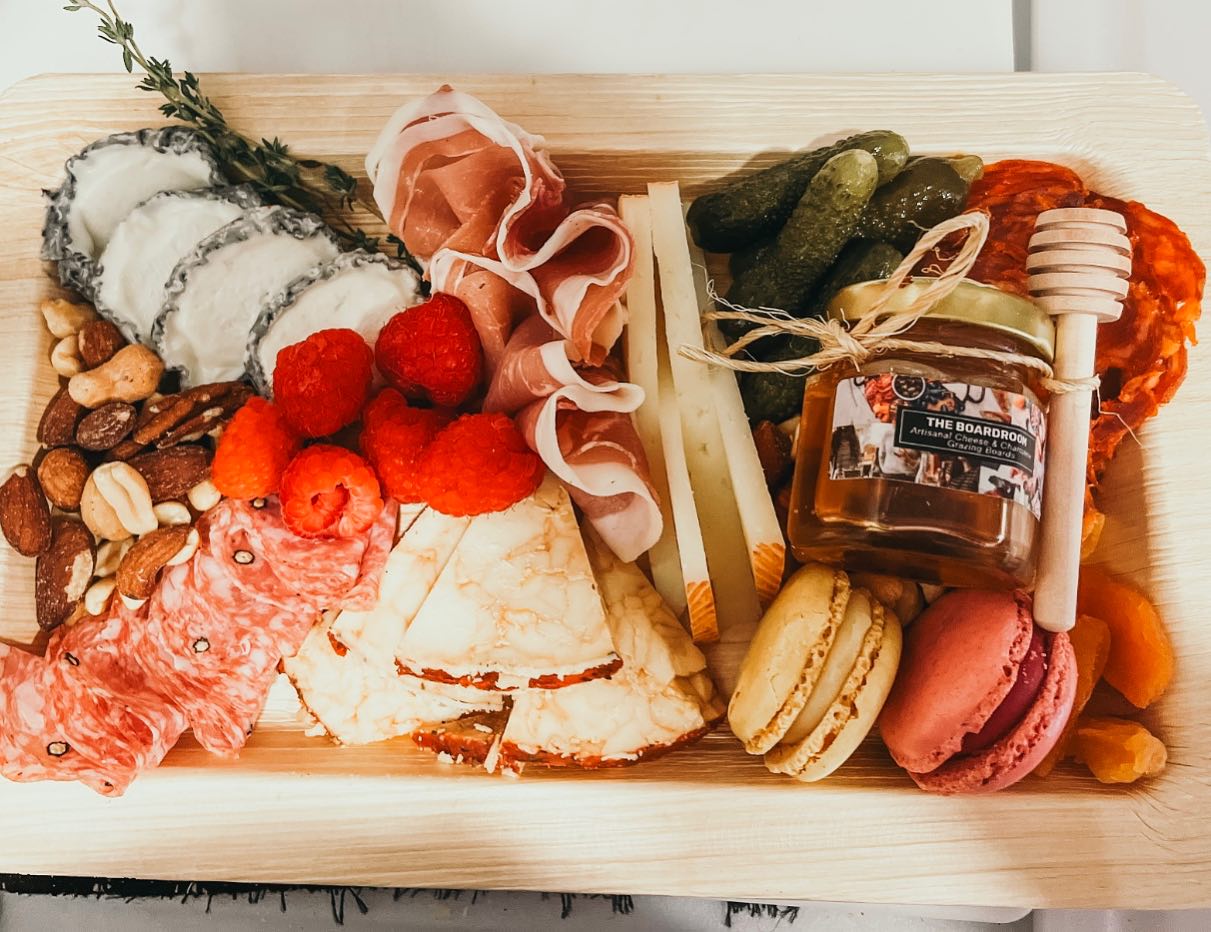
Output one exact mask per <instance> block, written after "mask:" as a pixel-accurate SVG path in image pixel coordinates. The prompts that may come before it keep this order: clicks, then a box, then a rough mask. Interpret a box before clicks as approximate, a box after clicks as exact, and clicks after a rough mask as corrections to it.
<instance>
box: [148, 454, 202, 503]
mask: <svg viewBox="0 0 1211 932" xmlns="http://www.w3.org/2000/svg"><path fill="white" fill-rule="evenodd" d="M128 462H129V463H130V465H131V466H133V467H134V468H135V469H137V470H138V471H139V475H141V476H142V477H143V478H144V479H145V480H147V488H148V490H149V491H150V492H151V500H152V501H153V502H155V503H157V504H158V503H159V502H166V501H170V500H172V499H180V498H184V497H185V496H186V495H188V494H189V490H190V489H192V488H193V487H194V486H195V485H197V484H198V483H199V482H203V481H205V480H206V479H207V477H209V476H210V451H209V450H207V449H206V448H205V447H199V446H192V445H182V446H178V447H170V448H168V449H167V450H153V451H151V452H150V453H142V454H140V455H139V456H136V457H134V458H133V459H131V460H129V461H128Z"/></svg>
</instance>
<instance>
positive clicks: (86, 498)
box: [80, 473, 130, 541]
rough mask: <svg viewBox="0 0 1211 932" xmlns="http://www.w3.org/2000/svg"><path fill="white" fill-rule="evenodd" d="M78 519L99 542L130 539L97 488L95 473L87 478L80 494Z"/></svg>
mask: <svg viewBox="0 0 1211 932" xmlns="http://www.w3.org/2000/svg"><path fill="white" fill-rule="evenodd" d="M80 517H81V518H82V519H83V520H84V523H85V524H86V525H87V526H88V529H89V530H90V531H92V532H93V534H94V535H95V536H96V537H98V538H99V539H101V540H108V541H124V540H126V539H127V538H128V537H130V531H128V530H126V527H125V525H123V524H122V521H121V519H119V518H118V513H117V512H116V511H114V509H113V507H112V506H111V505H110V504H109V502H107V501H106V500H105V499H104V497H103V496H102V495H101V491H100V489H98V488H97V481H96V473H94V474H93V475H91V476H89V477H88V481H87V482H85V483H84V491H83V492H81V493H80Z"/></svg>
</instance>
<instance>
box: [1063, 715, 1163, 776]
mask: <svg viewBox="0 0 1211 932" xmlns="http://www.w3.org/2000/svg"><path fill="white" fill-rule="evenodd" d="M1074 749H1075V751H1076V759H1077V760H1079V761H1081V762H1082V763H1083V764H1085V766H1087V767H1088V768H1089V770H1090V771H1091V772H1092V773H1093V775H1094V776H1095V777H1097V779H1098V782H1099V783H1134V782H1135V781H1136V780H1138V779H1140V777H1153V776H1156V775H1157V774H1158V773H1160V772H1161V771H1162V770H1164V769H1165V763H1166V762H1167V761H1168V759H1169V754H1168V752H1167V751H1166V750H1165V746H1164V745H1163V744H1162V743H1161V741H1160V739H1159V738H1157V737H1156V735H1154V734H1152V732H1150V731H1149V730H1148V729H1147V728H1145V727H1144V726H1143V725H1141V724H1140V723H1139V722H1133V721H1131V720H1130V719H1125V718H1083V719H1081V721H1080V722H1079V723H1078V724H1077V726H1076V741H1075V744H1074Z"/></svg>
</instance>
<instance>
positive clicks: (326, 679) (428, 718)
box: [282, 615, 504, 744]
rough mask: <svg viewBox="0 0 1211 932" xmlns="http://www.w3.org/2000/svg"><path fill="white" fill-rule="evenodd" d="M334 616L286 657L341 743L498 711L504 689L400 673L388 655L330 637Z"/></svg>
mask: <svg viewBox="0 0 1211 932" xmlns="http://www.w3.org/2000/svg"><path fill="white" fill-rule="evenodd" d="M333 620H334V619H333V617H332V616H331V615H329V616H326V617H325V618H324V620H323V621H322V622H320V624H318V625H316V626H315V627H314V628H312V629H311V633H310V634H309V635H308V636H307V638H306V640H304V641H303V644H302V646H301V647H300V648H299V651H298V653H297V654H295V655H294V656H293V657H290V658H287V659H284V660H283V661H282V665H283V669H284V671H285V673H286V676H287V677H288V678H289V679H290V682H291V683H292V684H294V688H295V690H296V691H297V692H298V695H299V702H301V703H302V705H303V708H305V709H306V710H307V711H308V712H309V713H310V714H311V715H312V717H313V718H315V720H316V721H317V722H318V723H319V724H320V725H321V726H322V727H323V729H324V730H325V731H326V732H327V733H328V734H329V735H330V736H331V737H332V738H333V739H335V740H336V741H337V742H338V743H339V744H371V743H373V742H376V741H386V740H387V739H388V738H394V737H396V736H397V735H403V734H408V733H410V732H412V731H415V730H417V729H419V728H421V727H422V726H424V725H427V724H430V723H434V722H447V721H453V720H456V719H459V718H462V717H463V716H466V715H470V714H471V713H473V712H480V711H499V710H500V709H501V708H502V707H503V703H504V700H503V697H502V694H501V693H491V692H482V691H479V690H474V689H466V688H464V687H460V686H447V685H445V684H442V683H426V682H423V681H422V680H417V679H413V678H412V677H404V676H400V675H398V674H397V673H396V672H395V664H394V662H393V661H392V659H391V656H390V655H389V654H387V655H385V656H384V657H383V658H380V662H379V663H377V664H376V663H374V662H373V661H371V660H369V659H367V658H366V657H363V656H362V655H360V654H357V653H354V652H353V651H351V650H348V649H346V648H345V647H343V646H342V645H341V644H340V643H339V642H337V641H336V640H335V639H334V638H333V637H331V632H332V626H333Z"/></svg>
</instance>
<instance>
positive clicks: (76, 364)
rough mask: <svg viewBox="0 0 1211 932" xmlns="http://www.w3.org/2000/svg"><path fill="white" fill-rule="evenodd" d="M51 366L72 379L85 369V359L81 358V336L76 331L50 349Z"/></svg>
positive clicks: (66, 377)
mask: <svg viewBox="0 0 1211 932" xmlns="http://www.w3.org/2000/svg"><path fill="white" fill-rule="evenodd" d="M50 367H51V368H52V369H54V370H55V372H57V373H59V375H61V376H63V378H65V379H70V378H71V377H72V376H74V375H77V374H79V373H81V372H83V371H84V360H82V359H81V358H80V338H79V337H77V336H76V335H75V334H74V333H73V334H69V335H68V336H65V337H63V339H61V340H60V341H59V342H58V343H56V344H55V345H54V347H53V348H52V349H51V351H50Z"/></svg>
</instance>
